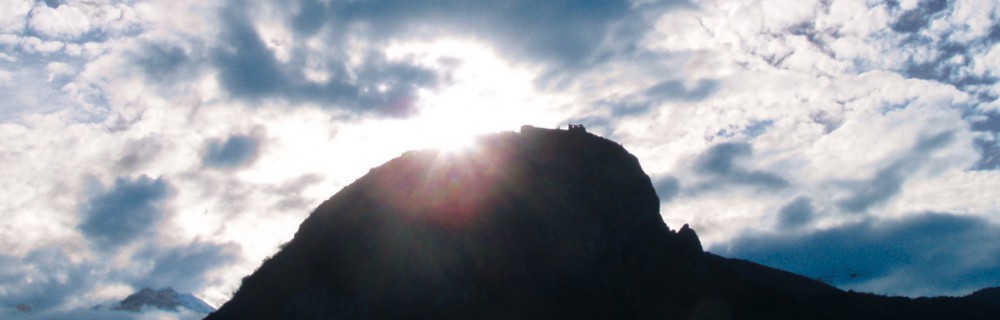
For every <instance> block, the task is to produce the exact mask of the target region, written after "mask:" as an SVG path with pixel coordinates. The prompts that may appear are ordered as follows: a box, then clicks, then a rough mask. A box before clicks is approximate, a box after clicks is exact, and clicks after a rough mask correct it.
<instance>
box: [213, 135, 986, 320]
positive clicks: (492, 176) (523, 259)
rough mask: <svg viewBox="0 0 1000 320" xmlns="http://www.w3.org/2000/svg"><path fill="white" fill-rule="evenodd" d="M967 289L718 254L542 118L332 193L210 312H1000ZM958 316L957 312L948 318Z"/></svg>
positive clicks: (603, 142)
mask: <svg viewBox="0 0 1000 320" xmlns="http://www.w3.org/2000/svg"><path fill="white" fill-rule="evenodd" d="M997 311H998V310H997V307H995V306H993V305H990V304H989V303H984V302H981V301H979V300H971V299H961V298H941V299H923V300H921V299H906V298H884V297H878V296H874V295H863V294H856V293H847V292H843V291H841V290H838V289H836V288H833V287H830V286H828V285H826V284H823V283H821V282H818V281H814V280H812V279H809V278H806V277H801V276H798V275H794V274H791V273H787V272H784V271H780V270H776V269H772V268H768V267H764V266H760V265H757V264H754V263H752V262H748V261H742V260H733V259H726V258H722V257H719V256H715V255H712V254H709V253H705V252H703V251H702V247H701V244H700V241H699V239H698V236H697V234H696V233H695V231H694V230H692V229H691V228H689V227H688V226H687V225H685V226H683V227H682V228H681V229H679V230H676V231H675V230H671V229H669V228H668V227H667V226H666V225H665V224H664V223H663V220H662V218H661V217H660V213H659V199H658V198H657V196H656V193H655V190H654V189H653V187H652V184H651V182H650V179H649V177H648V176H647V175H646V174H645V172H643V170H642V168H641V166H640V165H639V162H638V160H637V159H636V158H635V157H634V156H633V155H631V154H629V153H628V152H627V151H626V150H625V149H624V148H623V147H622V146H621V145H619V144H617V143H615V142H612V141H610V140H607V139H604V138H600V137H597V136H595V135H592V134H589V133H587V132H586V131H585V130H584V129H583V128H582V127H580V126H572V127H571V128H570V130H551V129H540V128H534V127H530V126H525V127H522V128H521V132H520V133H514V132H507V133H500V134H496V135H489V136H484V137H482V138H481V139H480V140H479V141H478V145H477V146H476V147H475V148H473V149H471V150H469V151H467V152H464V153H442V152H437V151H418V152H408V153H406V154H404V155H402V156H400V157H399V158H396V159H393V160H391V161H389V162H388V163H386V164H384V165H382V166H380V167H378V168H375V169H372V170H371V172H369V174H367V175H365V176H364V177H362V178H360V179H358V180H357V181H355V182H354V183H353V184H351V185H349V186H347V187H345V188H344V189H343V190H341V191H340V192H338V193H337V194H336V195H334V196H333V197H331V198H330V199H329V200H327V201H325V202H324V203H323V204H321V205H320V206H319V207H318V208H317V209H316V210H315V211H314V212H313V213H312V214H311V215H310V216H309V217H308V218H307V219H306V220H305V221H304V222H303V223H302V224H301V225H300V227H299V230H298V231H297V232H296V234H295V237H294V238H293V239H292V240H291V241H290V242H289V243H287V244H286V245H285V246H284V247H283V248H282V249H281V250H280V251H279V252H278V253H277V254H275V255H274V256H273V257H272V258H270V259H268V260H266V261H265V262H264V263H263V264H262V265H261V266H260V268H259V269H257V270H256V271H255V272H254V273H253V274H251V275H249V276H247V277H246V278H244V279H243V283H242V285H241V287H240V288H239V290H238V291H237V292H236V294H235V295H234V296H233V298H232V299H231V300H230V301H229V302H227V303H225V304H224V305H223V306H221V307H220V308H219V309H218V310H217V311H216V312H214V313H212V314H210V315H209V316H208V317H207V318H206V319H368V318H373V319H383V318H438V319H440V318H448V319H454V318H461V319H468V318H476V319H479V318H498V319H510V318H570V317H573V318H660V319H662V318H667V319H675V318H683V319H689V318H698V319H729V318H733V319H747V318H769V319H775V318H778V319H782V318H784V319H856V318H861V319H865V318H898V317H903V318H942V319H943V318H951V317H958V318H967V319H969V318H981V319H987V318H991V319H995V317H996V316H997V315H998V314H1000V313H998V312H997ZM944 315H947V316H944Z"/></svg>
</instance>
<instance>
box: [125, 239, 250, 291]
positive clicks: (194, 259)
mask: <svg viewBox="0 0 1000 320" xmlns="http://www.w3.org/2000/svg"><path fill="white" fill-rule="evenodd" d="M237 257H238V248H237V247H236V246H235V245H220V244H214V243H206V242H199V241H194V242H191V243H189V244H188V245H186V246H178V247H166V248H164V247H148V248H146V250H144V251H142V252H140V253H139V254H137V255H136V257H135V258H138V259H139V260H142V261H148V262H151V263H152V269H151V270H150V271H149V273H148V274H145V275H143V276H142V277H139V278H137V279H135V280H134V281H132V285H133V287H136V288H163V287H173V288H175V289H177V290H180V291H182V292H190V291H194V290H198V289H200V288H202V287H203V286H204V285H205V284H206V283H205V280H206V279H205V276H206V274H207V272H208V271H211V270H213V269H215V268H218V267H220V266H225V265H229V264H231V263H232V262H234V261H235V260H236V258H237Z"/></svg>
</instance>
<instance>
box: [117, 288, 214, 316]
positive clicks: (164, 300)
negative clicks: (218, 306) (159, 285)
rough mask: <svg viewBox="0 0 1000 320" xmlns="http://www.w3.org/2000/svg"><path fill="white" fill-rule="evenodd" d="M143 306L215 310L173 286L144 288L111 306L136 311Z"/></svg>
mask: <svg viewBox="0 0 1000 320" xmlns="http://www.w3.org/2000/svg"><path fill="white" fill-rule="evenodd" d="M144 307H149V308H157V309H161V310H177V309H178V308H185V309H188V310H190V311H194V312H197V313H210V312H212V311H215V308H212V306H210V305H208V304H207V303H205V301H202V300H201V299H198V297H195V296H194V295H191V294H190V293H179V292H177V291H174V289H173V288H163V289H160V290H153V289H150V288H144V289H142V290H140V291H139V292H136V293H133V294H131V295H129V296H128V297H126V298H125V299H124V300H122V301H120V302H118V304H117V305H115V306H113V307H112V309H114V310H122V311H136V312H138V311H141V310H142V309H143V308H144Z"/></svg>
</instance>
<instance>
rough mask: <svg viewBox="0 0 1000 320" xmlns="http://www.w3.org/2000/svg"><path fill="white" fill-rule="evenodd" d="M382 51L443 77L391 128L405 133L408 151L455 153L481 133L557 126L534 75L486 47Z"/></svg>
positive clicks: (447, 44) (456, 44) (451, 44)
mask: <svg viewBox="0 0 1000 320" xmlns="http://www.w3.org/2000/svg"><path fill="white" fill-rule="evenodd" d="M388 52H389V54H388V56H389V57H390V58H403V59H416V61H414V62H417V63H419V64H422V65H425V66H427V67H428V68H429V69H434V70H439V71H440V72H441V74H445V75H446V77H447V78H448V81H446V84H444V85H442V86H439V87H436V88H433V89H422V90H420V91H419V92H418V97H417V99H416V101H417V105H416V107H417V108H416V109H417V110H418V112H417V114H416V115H415V116H413V117H410V118H407V119H402V120H401V121H400V122H399V123H396V125H398V126H399V128H400V129H403V130H406V131H403V132H408V133H407V134H406V136H405V137H403V139H404V140H407V144H409V146H410V147H411V148H416V149H438V150H442V151H447V152H457V151H462V150H466V149H468V148H469V147H471V146H473V145H474V142H475V139H476V137H478V136H481V135H484V134H488V133H496V132H501V131H512V130H517V128H520V126H521V125H524V124H533V125H542V126H544V125H548V124H555V123H558V121H559V120H558V119H559V117H558V116H557V115H556V114H555V113H554V112H552V111H551V109H550V108H549V106H551V105H558V104H556V103H552V101H551V99H549V98H548V97H547V96H546V95H545V94H543V93H540V92H538V91H537V90H536V88H535V87H534V85H533V83H534V79H535V77H536V76H537V74H536V72H535V71H533V70H530V69H529V68H526V67H517V66H514V65H513V64H511V63H509V62H508V61H505V60H504V59H502V58H500V55H498V54H497V53H496V52H495V51H494V49H493V48H492V47H490V46H489V45H486V44H483V43H479V42H476V41H471V40H464V39H438V40H434V41H429V42H416V43H404V44H397V45H395V46H394V47H392V48H390V49H389V50H388ZM413 57H417V58H413Z"/></svg>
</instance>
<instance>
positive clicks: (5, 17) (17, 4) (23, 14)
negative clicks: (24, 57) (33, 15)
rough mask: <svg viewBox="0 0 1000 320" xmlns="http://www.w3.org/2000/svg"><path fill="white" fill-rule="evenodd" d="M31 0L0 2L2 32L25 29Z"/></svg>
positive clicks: (0, 29)
mask: <svg viewBox="0 0 1000 320" xmlns="http://www.w3.org/2000/svg"><path fill="white" fill-rule="evenodd" d="M31 3H32V1H31V0H10V1H4V2H0V32H3V33H8V32H9V33H16V32H20V31H21V30H23V29H24V23H25V21H27V19H26V18H27V15H28V12H29V11H31Z"/></svg>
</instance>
